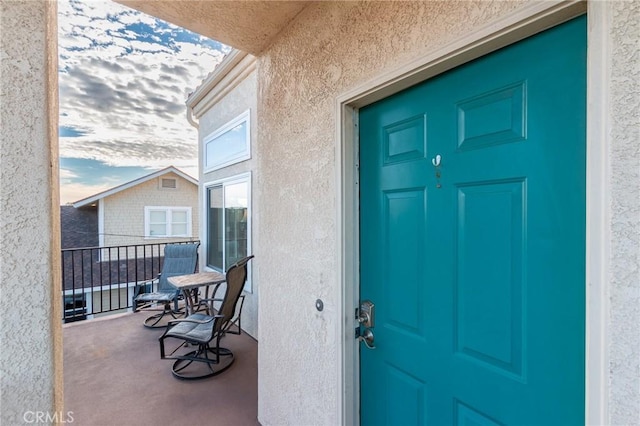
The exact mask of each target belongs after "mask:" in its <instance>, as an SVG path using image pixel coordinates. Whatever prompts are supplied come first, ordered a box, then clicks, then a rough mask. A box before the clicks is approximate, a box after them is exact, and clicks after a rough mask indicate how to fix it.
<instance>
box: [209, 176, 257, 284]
mask: <svg viewBox="0 0 640 426" xmlns="http://www.w3.org/2000/svg"><path fill="white" fill-rule="evenodd" d="M250 180H251V176H250V175H243V176H240V177H235V178H232V179H228V180H224V181H218V182H213V183H211V184H209V185H207V186H205V199H206V209H205V214H206V218H207V223H206V227H207V230H206V234H205V235H206V246H205V247H206V265H207V267H209V268H212V269H215V270H218V271H222V272H225V271H226V270H227V268H228V267H229V266H231V265H233V264H234V263H235V262H237V261H238V260H240V259H242V258H244V257H246V256H247V255H248V254H249V253H250V248H251V247H250V235H251V230H250V219H251V210H250V209H251V199H250V198H251V189H250ZM249 285H250V284H249V280H247V286H249ZM245 290H247V291H250V289H248V288H245Z"/></svg>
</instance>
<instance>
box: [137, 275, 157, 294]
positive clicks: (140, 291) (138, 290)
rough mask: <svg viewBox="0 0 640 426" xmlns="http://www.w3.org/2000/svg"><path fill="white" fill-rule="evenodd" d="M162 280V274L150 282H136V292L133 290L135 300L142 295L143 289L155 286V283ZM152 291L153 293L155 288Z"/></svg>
mask: <svg viewBox="0 0 640 426" xmlns="http://www.w3.org/2000/svg"><path fill="white" fill-rule="evenodd" d="M159 279H160V274H158V276H157V277H155V278H151V279H149V280H145V281H138V282H136V284H135V285H134V287H133V288H134V290H133V298H134V299H135V298H136V297H137V296H139V295H140V294H142V288H143V287H146V286H147V285H149V284H153V283H154V282H155V281H158V280H159ZM151 291H153V288H152V289H151Z"/></svg>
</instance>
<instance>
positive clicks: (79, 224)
mask: <svg viewBox="0 0 640 426" xmlns="http://www.w3.org/2000/svg"><path fill="white" fill-rule="evenodd" d="M60 232H61V237H62V238H61V242H62V248H63V249H68V248H77V247H96V246H97V245H98V244H99V238H98V210H97V209H96V207H91V206H87V207H85V208H82V209H76V208H75V207H73V206H60Z"/></svg>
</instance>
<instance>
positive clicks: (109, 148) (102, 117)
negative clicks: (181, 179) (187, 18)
mask: <svg viewBox="0 0 640 426" xmlns="http://www.w3.org/2000/svg"><path fill="white" fill-rule="evenodd" d="M58 50H59V52H58V54H59V64H58V76H59V88H60V124H59V126H60V127H59V136H60V202H61V204H67V203H70V202H74V201H78V200H80V199H82V198H85V197H88V196H91V195H94V194H96V193H98V192H101V191H104V190H106V189H109V188H112V187H114V186H117V185H120V184H123V183H126V182H129V181H131V180H133V179H136V178H138V177H141V176H144V175H147V174H149V173H153V172H154V171H156V170H159V169H162V168H165V167H168V166H175V167H177V168H179V169H180V170H182V171H184V172H185V173H188V174H190V175H191V176H193V177H195V178H197V177H198V145H197V143H198V134H197V130H196V129H195V128H193V127H192V126H191V125H190V124H189V123H188V121H187V119H186V106H185V101H186V99H187V97H188V95H189V93H191V92H193V91H194V90H195V89H196V88H197V87H198V86H199V85H200V84H201V83H202V80H203V79H204V78H205V77H206V76H207V74H209V73H210V72H211V71H213V69H214V68H215V66H216V65H217V64H218V63H219V62H220V61H221V60H222V58H223V57H224V55H225V54H226V53H228V52H229V51H230V48H229V47H227V46H225V45H223V44H221V43H218V42H217V41H214V40H211V39H208V38H206V37H203V36H200V35H199V34H195V33H192V32H189V31H186V30H184V29H182V28H180V27H177V26H174V25H172V24H169V23H166V22H163V21H160V20H158V19H156V18H153V17H151V16H148V15H145V14H142V13H140V12H137V11H134V10H132V9H129V8H126V7H125V6H122V5H119V4H117V3H113V2H111V1H105V0H60V1H58Z"/></svg>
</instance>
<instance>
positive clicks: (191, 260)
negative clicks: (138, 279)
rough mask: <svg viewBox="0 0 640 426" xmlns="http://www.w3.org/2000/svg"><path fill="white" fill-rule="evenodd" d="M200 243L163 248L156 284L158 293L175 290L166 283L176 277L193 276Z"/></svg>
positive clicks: (168, 245) (170, 245) (169, 245)
mask: <svg viewBox="0 0 640 426" xmlns="http://www.w3.org/2000/svg"><path fill="white" fill-rule="evenodd" d="M199 245H200V243H189V244H167V245H166V246H165V247H164V261H163V263H162V272H161V273H160V280H159V282H158V291H160V292H163V291H164V292H171V291H177V288H176V287H174V286H173V285H171V283H170V282H169V281H168V279H169V278H170V277H175V276H177V275H187V274H193V273H194V272H195V271H196V265H197V264H198V246H199Z"/></svg>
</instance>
